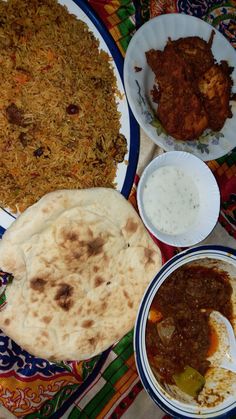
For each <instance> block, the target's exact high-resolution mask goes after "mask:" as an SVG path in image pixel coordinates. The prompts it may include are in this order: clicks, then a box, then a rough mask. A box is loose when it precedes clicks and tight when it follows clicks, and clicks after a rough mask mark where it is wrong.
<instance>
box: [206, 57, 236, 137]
mask: <svg viewBox="0 0 236 419" xmlns="http://www.w3.org/2000/svg"><path fill="white" fill-rule="evenodd" d="M231 72H232V69H231V68H230V67H229V66H228V63H227V62H226V61H223V62H221V64H214V65H212V66H211V67H210V68H209V69H208V70H207V71H206V72H205V73H204V74H203V76H202V77H201V78H200V79H199V81H198V88H199V91H200V93H201V95H202V98H203V104H204V107H205V109H206V110H207V113H208V118H209V124H208V126H209V128H211V129H212V130H213V131H219V130H221V128H222V127H223V125H224V123H225V120H226V119H227V118H231V117H232V112H231V108H230V104H229V100H230V95H231V87H232V80H231V77H230V74H231Z"/></svg>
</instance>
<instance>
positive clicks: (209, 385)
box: [134, 246, 236, 418]
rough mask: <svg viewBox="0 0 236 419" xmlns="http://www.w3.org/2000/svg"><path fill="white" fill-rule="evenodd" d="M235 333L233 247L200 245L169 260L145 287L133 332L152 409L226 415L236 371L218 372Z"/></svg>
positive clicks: (234, 402) (233, 408)
mask: <svg viewBox="0 0 236 419" xmlns="http://www.w3.org/2000/svg"><path fill="white" fill-rule="evenodd" d="M215 311H217V312H218V313H220V314H221V315H223V316H224V317H226V318H227V319H228V320H229V321H230V323H231V326H232V328H233V330H234V333H235V332H236V250H234V249H230V248H226V247H223V246H200V247H195V248H192V249H188V250H185V251H183V252H181V253H179V254H178V255H176V256H175V257H174V258H172V259H171V260H170V261H168V262H167V263H166V264H165V265H164V266H163V267H162V269H161V270H160V271H159V273H158V274H157V276H156V277H155V278H154V279H153V281H152V282H151V283H150V285H149V287H148V288H147V290H146V292H145V294H144V297H143V299H142V302H141V304H140V307H139V311H138V315H137V319H136V324H135V333H134V346H135V356H136V365H137V369H138V372H139V375H140V378H141V381H142V383H143V385H144V388H145V389H146V391H147V392H148V393H149V395H150V396H151V398H152V399H153V400H154V401H155V402H156V404H157V405H158V406H159V407H161V408H162V409H163V410H164V411H166V412H167V413H169V414H170V415H172V416H174V417H176V418H186V417H187V418H199V417H207V418H221V417H228V418H229V417H231V416H232V415H233V414H234V413H235V412H236V397H235V395H236V374H235V372H232V371H230V370H228V369H225V368H222V366H221V364H220V362H219V359H225V358H226V357H228V356H230V355H228V346H227V345H228V336H227V333H225V330H224V329H221V328H219V327H216V326H217V325H216V324H215V323H214V322H213V321H212V317H211V313H213V312H215Z"/></svg>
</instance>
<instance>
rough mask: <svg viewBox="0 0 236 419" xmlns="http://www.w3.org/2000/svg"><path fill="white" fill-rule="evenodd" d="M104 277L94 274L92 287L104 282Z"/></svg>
mask: <svg viewBox="0 0 236 419" xmlns="http://www.w3.org/2000/svg"><path fill="white" fill-rule="evenodd" d="M104 282H105V279H104V278H103V277H102V276H96V277H95V278H94V288H97V287H100V285H102V284H104Z"/></svg>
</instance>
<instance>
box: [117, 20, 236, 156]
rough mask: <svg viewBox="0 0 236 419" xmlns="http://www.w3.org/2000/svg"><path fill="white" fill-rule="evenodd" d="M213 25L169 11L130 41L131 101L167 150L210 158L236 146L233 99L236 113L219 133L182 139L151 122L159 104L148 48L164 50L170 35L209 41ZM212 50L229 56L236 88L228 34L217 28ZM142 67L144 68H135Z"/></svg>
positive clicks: (127, 69)
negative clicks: (147, 52) (188, 139)
mask: <svg viewBox="0 0 236 419" xmlns="http://www.w3.org/2000/svg"><path fill="white" fill-rule="evenodd" d="M212 29H213V27H212V26H211V25H209V24H208V23H206V22H204V21H203V20H201V19H199V18H197V17H193V16H188V15H184V14H176V13H173V14H167V15H161V16H158V17H155V18H153V19H151V20H149V21H148V22H146V23H145V24H144V25H143V26H141V28H140V29H139V30H138V31H137V32H136V34H135V35H134V36H133V38H132V39H131V42H130V44H129V47H128V50H127V53H126V57H125V65H124V82H125V89H126V93H127V97H128V101H129V104H130V106H131V109H132V111H133V113H134V116H135V118H136V119H137V121H138V123H139V124H140V126H141V127H142V128H143V129H144V131H145V132H146V134H147V135H148V136H149V137H150V138H151V139H152V140H153V141H154V143H156V144H157V145H159V146H160V147H162V148H163V149H164V150H166V151H171V150H180V151H187V152H189V153H192V154H195V156H197V157H199V158H200V159H202V160H204V161H207V160H213V159H217V158H219V157H222V156H223V155H225V154H226V153H228V152H229V151H231V150H232V149H233V148H234V147H235V146H236V136H235V132H236V102H235V101H234V102H233V101H232V102H231V109H232V113H233V117H232V118H231V119H227V120H226V122H225V125H224V127H223V128H222V130H221V131H220V132H219V133H207V132H204V133H203V134H202V136H201V137H200V138H199V139H198V140H192V141H179V140H175V139H174V138H173V137H171V136H169V135H167V134H165V133H163V132H161V130H160V129H157V128H155V127H153V126H152V125H151V122H152V121H153V120H154V121H155V109H156V107H157V105H156V104H154V103H153V101H152V97H151V95H150V91H151V89H152V87H153V84H154V78H155V76H154V73H153V72H152V70H151V69H150V67H149V66H148V65H147V62H146V57H145V52H146V51H148V50H150V49H152V48H153V49H160V50H163V49H164V47H165V45H166V43H167V40H168V38H169V37H170V38H171V39H172V40H175V39H178V38H181V37H187V36H199V37H201V38H203V39H205V40H206V41H207V40H208V39H209V37H210V34H211V31H212ZM214 31H215V36H214V40H213V45H212V52H213V55H214V57H215V59H216V60H217V61H218V62H219V61H221V60H226V61H227V62H228V64H229V65H230V66H232V67H234V71H233V73H232V75H231V77H232V80H233V91H234V92H235V91H236V90H235V89H236V52H235V50H234V48H233V47H232V46H231V45H230V43H229V42H228V41H227V40H226V38H225V37H224V36H223V35H222V34H221V33H220V32H219V31H217V30H216V29H214ZM135 67H139V68H141V69H142V70H141V71H138V72H137V71H135ZM157 131H158V132H159V133H158V132H157Z"/></svg>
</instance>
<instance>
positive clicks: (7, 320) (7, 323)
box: [3, 319, 11, 326]
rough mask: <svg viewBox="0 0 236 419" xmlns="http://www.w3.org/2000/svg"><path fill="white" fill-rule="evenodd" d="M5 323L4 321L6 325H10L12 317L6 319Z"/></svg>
mask: <svg viewBox="0 0 236 419" xmlns="http://www.w3.org/2000/svg"><path fill="white" fill-rule="evenodd" d="M3 323H4V325H5V326H9V324H10V323H11V320H10V319H5V320H4V322H3Z"/></svg>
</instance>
